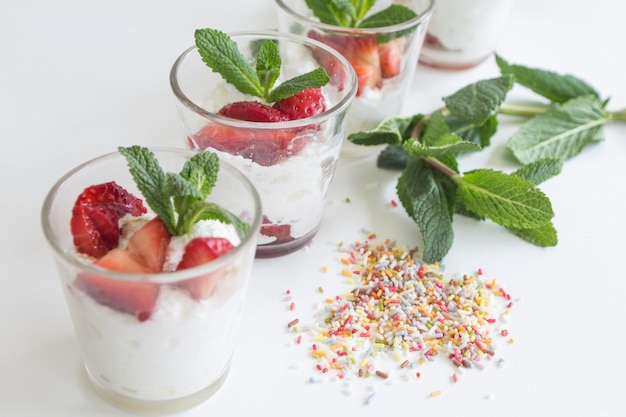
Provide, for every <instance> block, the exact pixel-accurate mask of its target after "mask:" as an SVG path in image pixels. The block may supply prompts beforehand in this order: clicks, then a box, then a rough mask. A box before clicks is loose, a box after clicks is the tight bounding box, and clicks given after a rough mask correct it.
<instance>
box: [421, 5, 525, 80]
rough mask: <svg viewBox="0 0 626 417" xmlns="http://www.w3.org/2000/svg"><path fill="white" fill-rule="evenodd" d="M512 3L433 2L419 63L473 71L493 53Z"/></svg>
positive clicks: (441, 67)
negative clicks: (433, 7) (433, 6)
mask: <svg viewBox="0 0 626 417" xmlns="http://www.w3.org/2000/svg"><path fill="white" fill-rule="evenodd" d="M512 6H513V0H437V3H436V5H435V11H434V12H433V15H432V17H431V19H430V23H429V25H428V33H427V35H426V40H425V41H424V46H423V47H422V52H421V54H420V57H419V62H420V63H422V64H425V65H428V66H431V67H435V68H440V69H447V70H464V69H469V68H472V67H475V66H476V65H478V64H480V63H482V62H483V61H485V60H486V59H487V58H489V57H490V56H491V55H492V54H493V52H494V51H495V50H496V47H497V45H498V42H499V40H500V36H501V35H502V32H503V31H504V28H505V27H506V23H507V20H508V17H509V14H510V12H511V8H512Z"/></svg>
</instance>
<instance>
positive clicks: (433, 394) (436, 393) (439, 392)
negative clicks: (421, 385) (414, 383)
mask: <svg viewBox="0 0 626 417" xmlns="http://www.w3.org/2000/svg"><path fill="white" fill-rule="evenodd" d="M442 393H443V391H441V390H438V391H433V392H431V393H430V394H428V396H429V397H430V398H434V397H439V396H440V395H441V394H442Z"/></svg>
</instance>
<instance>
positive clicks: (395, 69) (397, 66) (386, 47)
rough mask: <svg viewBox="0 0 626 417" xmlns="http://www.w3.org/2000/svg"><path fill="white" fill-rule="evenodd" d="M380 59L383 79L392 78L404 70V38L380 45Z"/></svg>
mask: <svg viewBox="0 0 626 417" xmlns="http://www.w3.org/2000/svg"><path fill="white" fill-rule="evenodd" d="M378 58H379V59H380V70H381V72H382V76H383V78H392V77H395V76H397V75H398V74H400V70H401V69H402V38H397V39H394V40H392V41H390V42H387V43H383V44H380V45H378Z"/></svg>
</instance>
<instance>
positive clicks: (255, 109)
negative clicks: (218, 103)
mask: <svg viewBox="0 0 626 417" xmlns="http://www.w3.org/2000/svg"><path fill="white" fill-rule="evenodd" d="M217 114H219V115H222V116H225V117H230V118H231V119H237V120H247V121H249V122H286V121H288V120H289V117H288V116H287V115H286V114H284V113H283V112H281V111H280V110H278V109H276V108H274V107H272V106H268V105H267V104H263V103H259V102H258V101H238V102H235V103H230V104H227V105H225V106H224V107H222V108H221V109H220V110H219V111H218V112H217Z"/></svg>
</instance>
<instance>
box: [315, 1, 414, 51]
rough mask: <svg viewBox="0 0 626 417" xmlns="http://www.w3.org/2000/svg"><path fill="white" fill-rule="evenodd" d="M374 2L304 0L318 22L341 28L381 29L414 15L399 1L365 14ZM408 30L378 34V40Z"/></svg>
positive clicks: (388, 38) (386, 39) (398, 35)
mask: <svg viewBox="0 0 626 417" xmlns="http://www.w3.org/2000/svg"><path fill="white" fill-rule="evenodd" d="M375 3H376V0H306V4H307V6H308V8H309V9H310V10H311V12H312V13H313V15H314V16H315V17H317V18H318V19H319V20H320V22H322V23H325V24H328V25H333V26H340V27H344V28H358V29H373V28H382V27H388V26H393V25H398V24H401V23H404V22H408V21H409V20H412V19H415V18H416V17H417V16H418V15H417V13H415V12H414V11H413V10H411V9H409V8H408V7H406V6H402V5H399V4H392V5H390V6H389V7H387V8H385V9H383V10H381V11H379V12H377V13H373V14H371V15H369V16H368V15H367V13H368V12H369V11H370V9H371V8H372V7H373V6H374V4H375ZM411 30H412V29H408V30H406V31H398V32H395V33H388V34H381V35H379V37H378V41H379V43H385V42H389V41H391V40H393V39H395V38H399V37H401V36H404V35H405V34H406V33H408V32H410V31H411Z"/></svg>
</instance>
